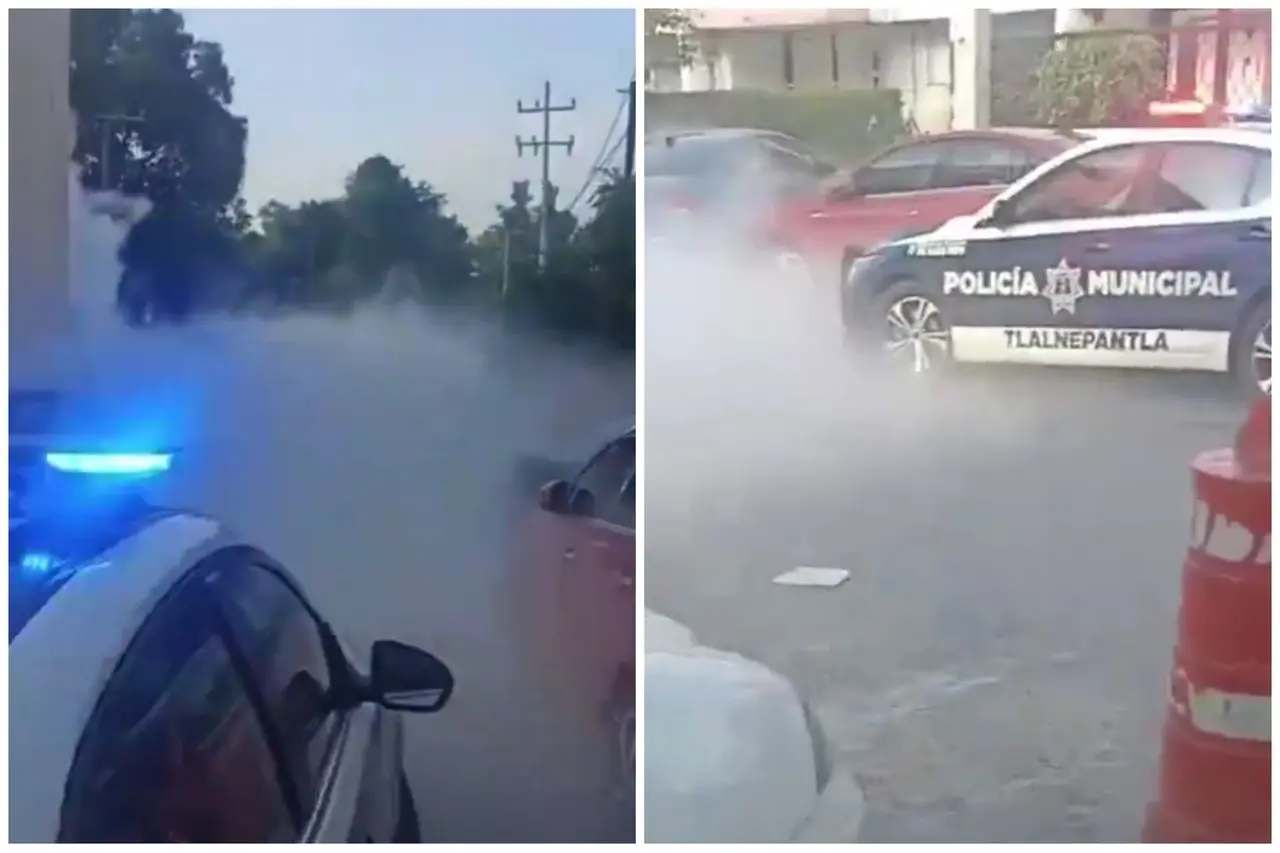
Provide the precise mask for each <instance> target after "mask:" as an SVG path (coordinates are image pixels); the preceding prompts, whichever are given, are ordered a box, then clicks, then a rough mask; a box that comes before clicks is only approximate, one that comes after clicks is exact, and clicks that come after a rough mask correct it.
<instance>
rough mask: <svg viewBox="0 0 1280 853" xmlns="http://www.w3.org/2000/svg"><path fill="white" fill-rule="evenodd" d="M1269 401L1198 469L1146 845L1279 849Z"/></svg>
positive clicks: (1195, 469)
mask: <svg viewBox="0 0 1280 853" xmlns="http://www.w3.org/2000/svg"><path fill="white" fill-rule="evenodd" d="M1270 423H1271V400H1270V398H1269V397H1268V398H1263V399H1261V400H1259V401H1258V403H1257V404H1256V405H1255V406H1254V408H1253V410H1252V411H1251V412H1250V415H1249V418H1248V419H1247V420H1246V422H1245V425H1244V427H1242V428H1241V430H1240V432H1239V434H1238V435H1237V439H1236V444H1235V446H1234V447H1232V448H1228V449H1223V450H1211V451H1208V452H1206V453H1202V454H1200V455H1199V456H1198V457H1196V459H1195V461H1194V462H1193V464H1192V466H1191V468H1192V483H1193V486H1194V493H1195V510H1194V513H1193V516H1192V523H1191V543H1190V546H1189V547H1188V549H1187V559H1186V562H1185V564H1184V566H1183V572H1182V604H1181V608H1180V610H1179V613H1178V629H1177V640H1176V646H1175V649H1174V654H1173V672H1172V675H1171V677H1170V684H1169V697H1168V704H1167V708H1166V714H1165V724H1164V733H1163V744H1162V748H1161V755H1160V779H1159V792H1158V796H1157V799H1156V802H1155V803H1153V804H1152V806H1151V808H1150V809H1149V810H1148V812H1147V820H1146V824H1145V826H1144V828H1143V833H1142V837H1143V840H1144V841H1148V842H1155V843H1171V842H1191V843H1215V842H1216V843H1222V842H1256V843H1265V842H1269V841H1270V840H1271V465H1270V462H1271V436H1270Z"/></svg>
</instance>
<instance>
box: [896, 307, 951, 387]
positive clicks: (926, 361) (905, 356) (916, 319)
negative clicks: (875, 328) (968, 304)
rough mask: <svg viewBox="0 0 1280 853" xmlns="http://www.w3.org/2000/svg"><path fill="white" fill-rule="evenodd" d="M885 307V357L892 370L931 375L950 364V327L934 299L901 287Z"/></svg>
mask: <svg viewBox="0 0 1280 853" xmlns="http://www.w3.org/2000/svg"><path fill="white" fill-rule="evenodd" d="M883 304H884V306H885V307H884V330H883V331H884V339H883V347H884V352H883V355H884V358H885V361H886V362H887V363H888V364H889V365H890V366H891V367H897V368H901V369H904V370H907V371H909V372H911V373H931V372H935V371H937V370H939V369H941V368H943V367H945V366H946V365H947V364H949V363H950V362H951V326H950V325H949V324H948V323H947V321H946V318H945V317H943V314H942V309H941V308H940V307H938V303H937V302H935V301H934V299H933V298H932V297H929V296H926V295H924V294H923V293H920V292H919V291H917V290H915V289H914V288H912V287H909V286H898V287H893V288H890V290H889V293H888V295H887V296H886V298H885V299H884V302H883Z"/></svg>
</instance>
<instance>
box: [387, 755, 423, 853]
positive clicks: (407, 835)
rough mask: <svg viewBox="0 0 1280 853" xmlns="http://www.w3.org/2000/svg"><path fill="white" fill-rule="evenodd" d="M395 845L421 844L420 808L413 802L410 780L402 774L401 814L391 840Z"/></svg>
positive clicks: (402, 772)
mask: <svg viewBox="0 0 1280 853" xmlns="http://www.w3.org/2000/svg"><path fill="white" fill-rule="evenodd" d="M391 840H392V843H394V844H421V843H422V824H421V823H419V822H418V806H417V804H416V803H415V802H414V800H413V791H412V790H411V789H410V788H409V780H408V778H407V777H406V776H405V775H404V771H401V772H400V814H399V817H397V818H396V833H395V836H394V837H393V838H392V839H391Z"/></svg>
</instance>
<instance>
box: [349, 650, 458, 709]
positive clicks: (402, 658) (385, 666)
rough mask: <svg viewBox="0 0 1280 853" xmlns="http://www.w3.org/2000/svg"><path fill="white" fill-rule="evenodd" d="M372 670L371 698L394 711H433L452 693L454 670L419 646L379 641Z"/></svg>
mask: <svg viewBox="0 0 1280 853" xmlns="http://www.w3.org/2000/svg"><path fill="white" fill-rule="evenodd" d="M369 669H370V672H369V685H368V687H369V693H370V697H369V698H370V699H371V700H372V701H374V702H377V703H378V704H379V705H381V706H382V707H384V708H388V709H390V710H392V711H409V712H410V713H415V714H433V713H435V712H436V711H439V710H440V709H441V708H443V707H444V706H445V704H446V703H447V702H448V701H449V697H451V696H452V695H453V672H452V671H450V669H449V667H448V666H446V665H445V663H444V661H442V660H440V659H439V658H438V657H436V656H435V655H433V654H431V653H430V652H427V651H423V650H422V649H420V648H418V647H417V646H411V645H409V644H407V643H401V642H397V641H396V640H378V641H377V642H376V643H374V644H373V659H372V662H371V663H370V666H369Z"/></svg>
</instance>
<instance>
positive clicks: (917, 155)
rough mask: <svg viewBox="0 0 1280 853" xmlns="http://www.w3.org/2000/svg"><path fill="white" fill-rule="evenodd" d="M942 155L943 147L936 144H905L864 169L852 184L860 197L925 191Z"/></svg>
mask: <svg viewBox="0 0 1280 853" xmlns="http://www.w3.org/2000/svg"><path fill="white" fill-rule="evenodd" d="M941 156H942V147H941V146H940V145H939V144H938V143H934V142H931V143H925V144H921V145H904V146H902V147H901V148H895V149H894V150H893V151H890V152H888V153H886V154H884V155H882V156H881V157H879V158H878V159H876V160H873V161H871V162H870V163H868V164H867V165H865V166H863V167H862V168H861V169H859V170H858V172H857V175H856V176H855V178H854V181H855V184H856V186H857V188H858V192H859V193H860V194H862V195H883V194H886V193H905V192H916V191H918V190H924V189H928V188H929V186H930V184H931V182H932V180H933V171H934V169H935V168H936V167H937V165H938V161H939V159H940V158H941Z"/></svg>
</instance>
